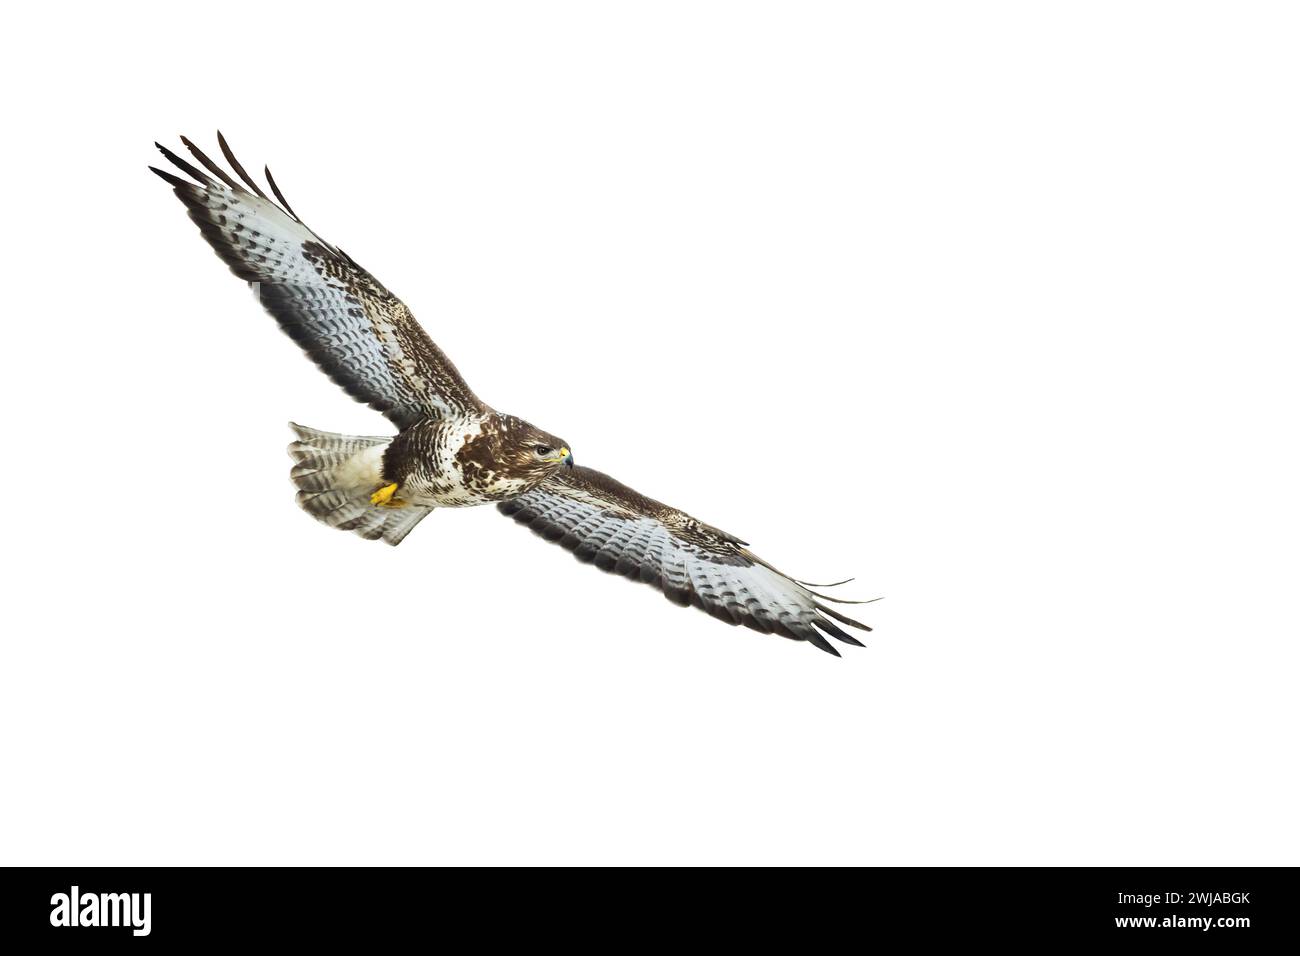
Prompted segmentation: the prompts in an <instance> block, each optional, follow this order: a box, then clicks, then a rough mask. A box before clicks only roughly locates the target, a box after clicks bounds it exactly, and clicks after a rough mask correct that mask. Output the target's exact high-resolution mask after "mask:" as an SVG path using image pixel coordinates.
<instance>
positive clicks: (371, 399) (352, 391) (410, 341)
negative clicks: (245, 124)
mask: <svg viewBox="0 0 1300 956" xmlns="http://www.w3.org/2000/svg"><path fill="white" fill-rule="evenodd" d="M217 141H218V143H219V145H220V147H221V152H222V155H224V156H225V158H226V161H227V162H228V163H229V164H230V165H231V167H232V168H233V169H234V171H235V174H236V175H237V176H238V178H239V179H240V180H242V181H243V183H244V185H240V184H239V183H238V182H236V180H235V178H233V177H232V176H231V175H230V174H229V173H227V172H226V171H225V170H224V169H222V167H221V166H220V165H219V164H217V163H216V162H214V161H213V160H212V159H211V158H210V157H208V156H207V154H205V153H204V152H203V151H202V150H201V149H199V148H198V147H197V146H195V145H194V143H192V142H190V140H188V139H187V138H185V137H183V136H182V137H181V142H182V143H184V144H185V147H186V149H188V150H189V151H190V153H191V154H192V155H193V157H194V159H195V160H197V162H198V163H199V166H201V167H202V169H200V168H198V167H196V166H194V165H193V164H192V163H190V162H188V161H186V160H184V159H182V158H181V157H179V156H177V155H176V154H175V153H173V152H172V151H171V150H169V149H167V148H165V147H163V146H161V145H159V146H158V149H159V151H160V152H161V153H162V155H163V156H164V157H166V159H167V161H168V162H169V163H171V164H172V165H173V166H175V167H176V168H177V169H179V170H180V171H181V172H182V173H184V174H185V175H186V176H188V177H190V178H189V179H184V178H182V177H179V176H176V175H175V174H173V173H170V172H165V171H163V170H161V169H155V168H154V167H152V166H151V167H150V169H152V170H153V171H154V172H155V173H157V174H158V175H159V176H160V177H162V179H163V180H165V181H166V182H167V183H168V184H169V185H171V186H172V188H173V190H174V191H175V193H176V195H177V196H178V197H180V200H181V201H182V202H183V203H185V205H186V206H187V207H188V209H189V213H190V218H191V219H193V220H194V222H195V223H196V224H197V225H198V227H199V231H200V232H201V233H202V234H203V237H204V238H205V239H206V240H207V241H208V244H209V245H211V246H212V248H213V249H214V250H215V251H216V253H217V255H218V256H220V257H221V258H222V260H223V261H225V263H226V264H227V265H228V266H230V269H231V271H233V272H234V273H235V275H237V276H239V277H240V278H241V279H244V280H246V281H248V282H250V283H254V284H255V286H254V287H255V289H256V290H257V292H258V294H259V296H260V298H261V300H262V304H263V305H264V306H265V307H266V309H267V310H268V311H269V312H270V313H271V314H272V315H273V316H275V318H276V320H277V321H278V322H279V323H280V326H281V328H283V329H284V331H285V332H287V333H288V334H289V335H290V336H291V337H292V338H293V339H294V341H296V342H297V343H298V344H299V345H301V346H302V348H303V349H304V350H305V351H306V352H307V354H308V355H309V356H310V357H311V358H312V360H313V361H315V362H316V364H317V365H319V366H320V367H321V369H322V370H323V371H324V372H325V373H326V374H327V375H328V376H329V377H330V378H331V379H333V380H334V381H335V382H336V383H338V384H339V385H340V386H341V387H342V388H343V389H344V390H345V391H346V392H347V393H348V394H349V395H351V396H353V397H354V398H356V399H357V400H359V401H362V402H365V403H366V404H368V405H370V406H371V407H372V408H376V409H378V410H379V411H382V412H383V413H384V414H385V415H387V416H388V417H389V418H390V419H391V420H392V421H393V422H394V423H395V424H396V425H397V426H398V427H399V428H406V427H409V426H410V425H412V424H414V423H415V422H417V421H420V420H421V419H426V418H437V417H440V416H447V415H451V416H455V415H461V414H465V413H473V412H477V411H481V410H484V409H485V407H486V406H484V405H483V403H482V402H481V401H479V399H478V397H477V396H475V394H474V393H473V392H472V391H471V390H470V388H469V386H468V385H467V384H466V383H465V380H464V379H463V378H462V377H461V375H460V373H459V372H458V371H457V370H456V367H455V366H454V365H453V364H452V363H451V360H450V359H448V358H447V356H446V355H445V354H443V352H442V350H441V349H439V348H438V346H437V345H435V344H434V343H433V341H432V340H431V339H430V338H429V336H428V335H427V334H425V332H424V330H423V329H422V328H421V327H420V325H419V323H417V322H416V321H415V317H414V316H413V315H412V314H411V311H410V310H409V309H408V308H407V307H406V305H405V304H404V303H402V301H401V300H399V299H398V298H397V297H396V296H394V295H393V294H392V293H391V292H389V291H388V290H387V289H385V288H384V287H383V286H382V285H381V284H380V283H379V282H378V281H377V280H376V279H375V278H374V276H372V275H371V274H370V273H369V272H367V271H366V270H365V269H363V268H361V266H359V265H358V264H357V263H356V262H355V261H354V260H353V259H352V258H351V257H350V256H348V255H347V254H346V253H344V252H343V251H342V250H341V249H340V248H338V247H337V246H335V245H332V244H330V243H328V242H326V241H325V240H323V239H321V238H320V237H319V236H318V235H316V234H315V233H314V232H313V231H312V230H311V229H309V228H308V227H307V226H306V225H304V224H303V223H302V221H301V220H300V219H299V218H298V217H297V215H296V214H294V213H293V211H292V210H291V209H290V208H289V204H288V203H286V202H285V201H284V197H283V195H282V194H281V192H280V189H279V187H278V186H277V185H276V184H275V182H274V180H272V179H271V178H270V174H269V171H268V174H267V180H268V182H269V183H270V185H271V190H272V192H273V193H274V194H275V196H276V198H277V199H279V201H280V205H276V203H275V202H274V201H273V200H271V199H270V198H269V197H268V196H267V195H266V193H265V192H263V191H262V189H261V188H260V187H259V186H258V185H257V183H255V182H254V181H253V179H252V177H251V176H249V175H248V173H247V171H245V169H244V167H243V165H242V164H241V163H240V162H239V161H238V160H237V159H236V158H235V155H234V153H233V152H232V151H231V149H230V145H229V144H228V143H227V142H226V139H225V137H224V136H222V135H221V134H220V133H218V134H217ZM204 170H206V172H204ZM191 180H192V181H191ZM245 187H247V188H245Z"/></svg>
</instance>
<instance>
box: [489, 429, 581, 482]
mask: <svg viewBox="0 0 1300 956" xmlns="http://www.w3.org/2000/svg"><path fill="white" fill-rule="evenodd" d="M501 444H502V447H501V454H502V456H503V457H505V458H507V459H508V460H509V462H510V464H511V466H512V470H517V471H520V472H523V473H524V474H525V475H528V476H529V477H530V478H535V479H536V480H538V481H541V480H543V479H545V478H549V477H550V476H551V475H552V474H554V473H555V472H557V471H559V470H560V469H561V468H572V467H573V453H572V452H570V451H569V444H568V442H566V441H565V440H564V439H562V438H558V437H556V436H555V435H552V434H551V433H550V432H544V431H542V430H541V429H540V428H538V427H537V426H536V425H530V424H529V423H528V422H526V421H523V420H522V419H517V418H515V419H509V420H507V427H506V428H505V429H504V432H503V434H502V443H501Z"/></svg>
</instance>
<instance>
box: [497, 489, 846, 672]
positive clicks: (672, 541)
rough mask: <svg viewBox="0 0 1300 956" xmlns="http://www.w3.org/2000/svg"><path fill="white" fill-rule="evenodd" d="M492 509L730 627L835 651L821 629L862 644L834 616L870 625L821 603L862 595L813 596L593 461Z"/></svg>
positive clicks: (731, 540) (741, 545)
mask: <svg viewBox="0 0 1300 956" xmlns="http://www.w3.org/2000/svg"><path fill="white" fill-rule="evenodd" d="M497 507H498V508H499V509H500V510H501V511H502V513H503V514H507V515H510V516H511V517H512V518H514V519H515V520H516V521H518V522H519V523H520V524H524V525H527V526H528V527H530V528H532V530H533V531H534V532H536V533H537V534H539V535H541V536H542V537H543V538H545V539H546V540H547V541H553V542H555V543H556V544H558V545H560V547H562V548H565V549H567V550H569V551H572V552H573V555H574V557H576V558H577V559H578V560H579V561H582V562H585V563H588V564H594V565H596V567H598V568H600V569H601V570H602V571H609V572H611V573H614V574H621V575H623V576H625V577H629V578H632V579H633V580H637V581H644V582H645V583H647V584H651V585H653V586H654V587H657V588H659V589H660V590H661V591H663V592H664V594H665V595H666V596H667V597H668V599H669V600H670V601H672V602H674V603H676V604H681V605H687V604H693V605H695V606H696V607H698V608H699V609H700V610H702V611H707V612H708V613H709V614H712V615H713V616H714V617H716V618H718V619H719V620H722V621H726V622H727V623H728V624H743V625H745V626H746V627H752V628H753V629H754V630H756V631H762V632H763V633H765V634H771V633H774V632H775V633H777V634H780V635H782V636H784V637H789V638H793V639H794V640H796V641H808V642H809V643H811V644H813V645H815V646H817V647H819V648H821V649H822V650H823V651H826V652H827V653H829V654H835V655H836V656H837V657H838V656H839V653H838V652H837V651H836V650H835V648H834V647H832V646H831V644H830V642H829V641H827V640H826V638H825V637H823V636H822V634H821V633H820V632H821V631H824V632H825V633H826V634H828V635H830V636H831V637H834V638H836V639H837V640H840V641H843V642H844V643H846V644H854V645H857V646H859V647H861V646H862V644H861V642H859V641H858V640H857V639H856V638H854V637H851V636H850V635H849V634H847V633H845V631H844V630H843V629H842V628H840V627H837V626H836V624H835V621H838V622H840V623H841V624H847V625H850V626H852V627H858V628H861V629H862V630H864V631H869V630H871V628H869V627H867V626H866V625H865V624H860V623H858V622H857V621H854V620H852V619H851V618H848V617H846V616H845V615H843V614H841V613H840V612H839V611H836V610H834V609H833V608H831V607H828V606H827V605H826V604H825V603H823V602H825V601H831V602H834V603H836V604H855V603H866V602H856V601H840V600H838V599H837V598H831V597H827V596H826V595H823V594H818V593H816V592H814V591H812V590H810V589H809V587H808V586H806V585H805V584H803V583H801V582H799V581H796V580H794V579H793V578H790V577H788V576H786V575H785V574H782V573H781V572H780V571H778V570H776V568H774V567H772V566H771V565H770V564H768V563H767V562H765V561H763V560H762V559H760V558H758V557H757V556H756V555H754V554H753V553H752V552H751V551H749V550H748V549H747V548H746V546H745V542H744V541H741V540H740V539H739V538H736V537H733V536H732V535H729V534H727V533H726V532H725V531H719V530H718V529H717V528H713V527H710V526H709V525H706V524H704V523H703V522H700V521H697V520H695V519H694V518H692V517H691V516H690V515H688V514H686V513H685V512H682V511H678V510H677V509H676V508H670V507H668V506H667V505H665V504H661V503H660V502H658V501H654V500H653V499H650V498H647V497H645V496H644V495H641V494H638V493H637V492H636V491H633V490H632V489H631V488H629V487H627V486H626V485H623V484H620V483H619V482H617V481H615V480H614V479H613V478H611V477H609V476H608V475H605V474H602V473H601V472H599V471H595V470H594V469H591V468H582V467H576V468H571V469H564V470H562V471H561V472H559V473H558V474H556V475H555V476H553V477H551V478H549V479H548V480H546V481H545V482H543V483H542V484H541V485H539V486H538V487H537V488H534V489H533V490H532V491H529V492H527V493H526V494H523V495H520V496H519V497H518V498H514V499H512V500H510V501H505V502H502V503H501V504H499V505H497ZM832 618H833V619H834V620H831V619H832ZM819 629H820V630H819Z"/></svg>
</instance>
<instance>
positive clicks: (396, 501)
mask: <svg viewBox="0 0 1300 956" xmlns="http://www.w3.org/2000/svg"><path fill="white" fill-rule="evenodd" d="M396 493H397V482H393V484H391V485H384V487H382V488H380V489H379V490H378V491H376V492H375V493H374V494H373V495H371V496H370V503H371V504H372V505H379V506H380V507H383V506H385V505H387V506H388V507H389V508H400V507H401V506H402V505H403V504H405V502H404V501H402V500H401V499H400V498H394V497H393V495H395V494H396Z"/></svg>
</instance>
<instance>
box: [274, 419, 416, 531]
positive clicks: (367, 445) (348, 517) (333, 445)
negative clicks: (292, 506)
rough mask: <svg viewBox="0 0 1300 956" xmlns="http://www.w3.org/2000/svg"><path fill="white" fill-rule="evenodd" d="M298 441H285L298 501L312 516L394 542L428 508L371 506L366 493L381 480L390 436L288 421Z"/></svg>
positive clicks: (336, 525) (347, 529)
mask: <svg viewBox="0 0 1300 956" xmlns="http://www.w3.org/2000/svg"><path fill="white" fill-rule="evenodd" d="M289 427H290V428H292V429H293V432H294V434H295V435H296V436H297V438H298V440H297V441H295V442H293V443H291V444H290V445H289V457H291V458H292V459H293V462H294V464H293V469H292V470H291V471H290V472H289V476H290V477H291V478H292V479H293V483H294V485H296V486H297V488H298V506H299V507H300V508H302V510H303V511H305V512H307V513H308V514H309V515H311V516H312V517H313V518H315V519H316V520H317V521H320V522H322V523H324V524H327V525H329V526H330V527H331V528H338V529H340V530H342V531H353V532H356V533H357V534H359V535H361V537H363V538H366V539H368V540H371V541H375V540H379V539H383V540H384V541H386V542H388V543H389V544H399V543H401V541H402V539H403V538H405V537H406V536H407V535H408V534H410V533H411V529H412V528H414V527H415V526H416V525H417V524H419V523H420V521H421V520H423V519H424V518H425V517H426V516H427V515H428V514H429V512H430V511H432V510H433V509H432V508H425V507H421V506H418V505H408V506H406V507H403V508H389V507H381V506H378V505H372V504H371V503H370V496H371V494H372V493H374V491H375V490H376V489H377V488H378V487H379V486H380V485H381V484H382V483H383V459H384V449H385V448H387V447H388V443H389V442H390V441H391V440H392V439H390V438H369V437H365V436H361V435H340V434H338V433H336V432H323V431H318V430H317V429H315V428H307V427H306V426H303V425H296V424H294V423H292V422H290V423H289Z"/></svg>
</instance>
